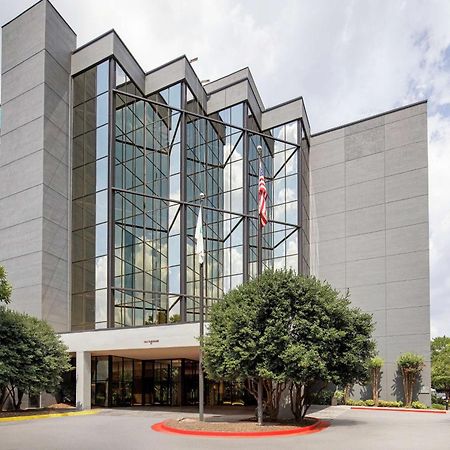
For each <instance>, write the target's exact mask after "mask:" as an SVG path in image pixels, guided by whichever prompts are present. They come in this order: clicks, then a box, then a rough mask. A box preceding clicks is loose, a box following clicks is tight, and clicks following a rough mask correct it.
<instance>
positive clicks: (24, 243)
mask: <svg viewBox="0 0 450 450" xmlns="http://www.w3.org/2000/svg"><path fill="white" fill-rule="evenodd" d="M0 242H7V243H8V245H4V246H2V249H1V255H0V263H1V261H4V260H7V259H11V258H15V257H17V256H23V255H26V254H29V253H36V252H40V251H42V219H41V218H37V219H33V220H29V221H28V222H23V223H18V224H14V226H10V227H8V228H3V229H2V230H0Z"/></svg>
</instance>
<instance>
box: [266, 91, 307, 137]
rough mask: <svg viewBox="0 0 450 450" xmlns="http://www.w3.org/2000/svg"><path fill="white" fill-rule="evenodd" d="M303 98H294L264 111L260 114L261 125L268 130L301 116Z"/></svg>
mask: <svg viewBox="0 0 450 450" xmlns="http://www.w3.org/2000/svg"><path fill="white" fill-rule="evenodd" d="M302 111H303V100H302V99H301V98H299V99H295V100H293V101H291V102H288V103H284V104H283V105H280V106H278V107H275V108H271V109H269V110H267V111H264V112H263V113H262V116H261V127H262V129H263V130H269V129H271V128H275V127H277V126H279V125H282V124H285V123H288V122H292V121H293V120H296V119H301V118H302ZM305 121H306V119H305Z"/></svg>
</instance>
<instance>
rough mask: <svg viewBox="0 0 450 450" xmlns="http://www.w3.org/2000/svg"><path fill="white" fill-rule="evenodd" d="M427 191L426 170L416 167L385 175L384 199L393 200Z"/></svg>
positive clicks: (419, 194) (422, 193)
mask: <svg viewBox="0 0 450 450" xmlns="http://www.w3.org/2000/svg"><path fill="white" fill-rule="evenodd" d="M427 193H428V170H427V169H417V170H411V171H410V172H405V173H400V174H397V175H392V176H390V177H386V201H387V202H393V201H396V200H403V199H406V198H412V197H419V196H421V195H426V194H427Z"/></svg>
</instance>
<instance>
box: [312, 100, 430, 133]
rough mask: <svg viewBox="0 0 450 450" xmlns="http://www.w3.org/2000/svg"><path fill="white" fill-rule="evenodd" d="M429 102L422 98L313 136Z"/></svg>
mask: <svg viewBox="0 0 450 450" xmlns="http://www.w3.org/2000/svg"><path fill="white" fill-rule="evenodd" d="M427 102H428V99H425V100H420V101H418V102H415V103H410V104H409V105H404V106H400V107H398V108H394V109H389V110H388V111H384V112H381V113H378V114H374V115H373V116H367V117H364V118H362V119H358V120H355V121H353V122H348V123H344V124H343V125H338V126H337V127H332V128H328V129H327V130H323V131H319V132H317V133H314V134H311V137H316V136H320V135H321V134H325V133H330V132H332V131H336V130H339V129H341V128H346V127H349V126H351V125H356V124H358V123H361V122H365V121H366V120H371V119H376V118H377V117H381V116H385V115H386V114H392V113H394V112H397V111H402V110H403V109H408V108H412V107H414V106H418V105H422V104H423V103H427Z"/></svg>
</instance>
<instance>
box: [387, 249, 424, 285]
mask: <svg viewBox="0 0 450 450" xmlns="http://www.w3.org/2000/svg"><path fill="white" fill-rule="evenodd" d="M386 267H387V281H388V282H390V281H405V280H415V279H417V278H425V279H427V278H428V276H429V257H428V251H420V252H412V253H403V254H401V255H393V256H387V257H386Z"/></svg>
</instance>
